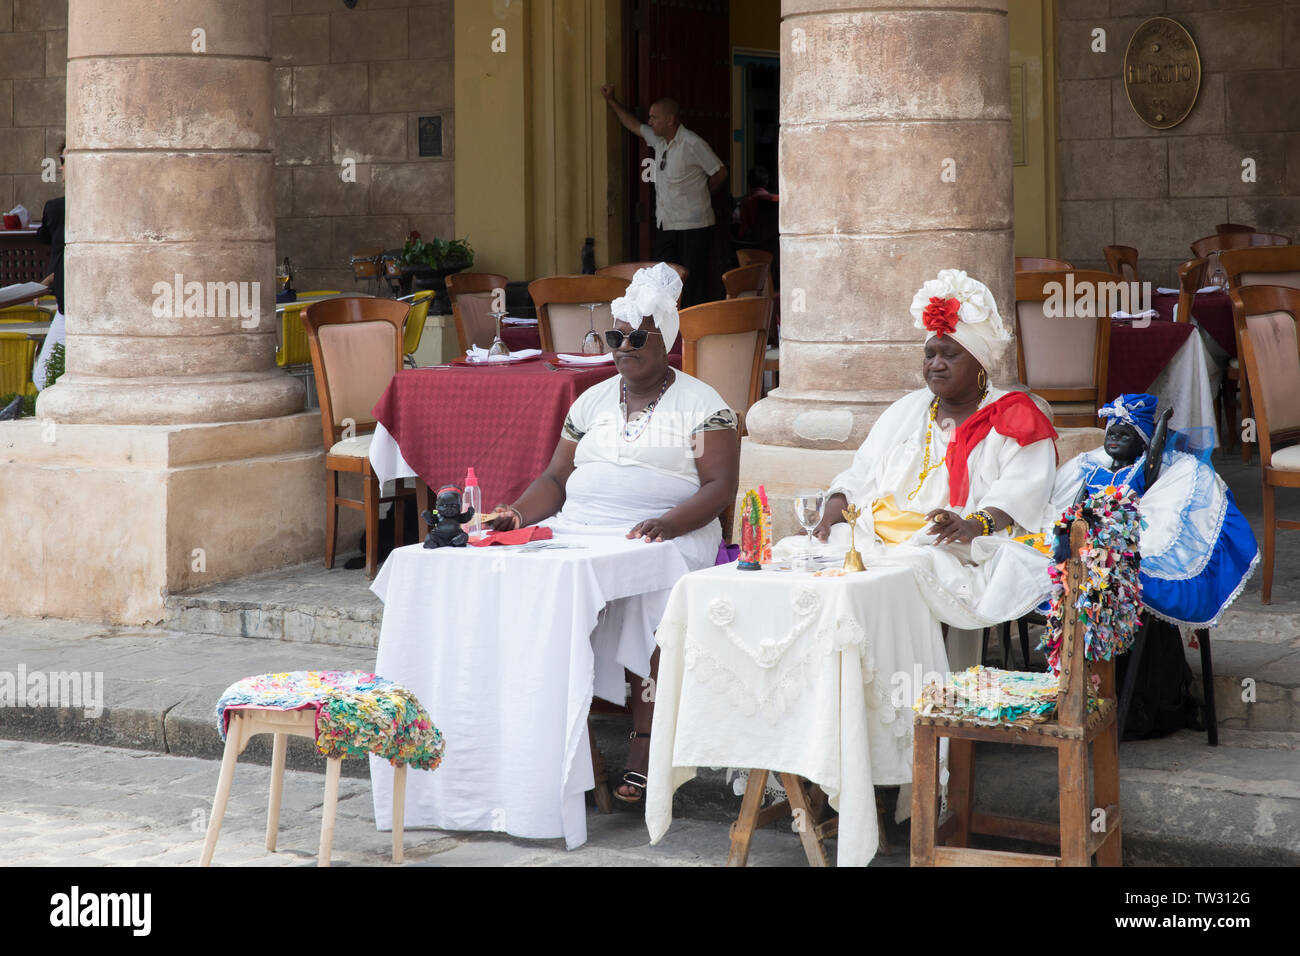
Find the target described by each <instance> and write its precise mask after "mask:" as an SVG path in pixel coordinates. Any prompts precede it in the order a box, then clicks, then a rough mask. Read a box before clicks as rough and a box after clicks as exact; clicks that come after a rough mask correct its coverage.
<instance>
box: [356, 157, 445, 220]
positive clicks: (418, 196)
mask: <svg viewBox="0 0 1300 956" xmlns="http://www.w3.org/2000/svg"><path fill="white" fill-rule="evenodd" d="M452 174H453V168H452V165H451V164H450V163H414V164H406V165H388V166H375V167H373V168H372V169H371V183H370V212H371V213H372V214H384V213H411V214H415V213H450V212H451V211H452V185H451V184H452Z"/></svg>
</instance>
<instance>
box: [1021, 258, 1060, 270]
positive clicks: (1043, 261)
mask: <svg viewBox="0 0 1300 956" xmlns="http://www.w3.org/2000/svg"><path fill="white" fill-rule="evenodd" d="M1016 271H1017V272H1072V271H1074V266H1073V265H1072V264H1071V263H1069V262H1067V261H1066V260H1064V259H1048V258H1045V257H1043V256H1016Z"/></svg>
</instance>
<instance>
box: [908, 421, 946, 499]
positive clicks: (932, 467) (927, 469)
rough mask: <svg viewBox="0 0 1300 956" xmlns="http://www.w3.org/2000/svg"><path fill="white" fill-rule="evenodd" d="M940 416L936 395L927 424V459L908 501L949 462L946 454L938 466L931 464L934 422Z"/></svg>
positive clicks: (923, 462)
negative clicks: (932, 475)
mask: <svg viewBox="0 0 1300 956" xmlns="http://www.w3.org/2000/svg"><path fill="white" fill-rule="evenodd" d="M938 414H939V396H938V395H936V396H935V397H934V401H933V402H931V403H930V420H929V421H927V422H926V423H925V459H924V460H923V461H922V462H921V474H920V475H919V476H918V477H919V481H918V482H917V485H916V489H915V490H914V491H913V492H912V493H911V494H909V495H908V496H907V500H908V501H911V500H912V499H913V498H915V497H916V496H917V495H918V494H919V493H920V491H921V488H922V487H923V486H924V485H925V479H927V478H929V477H930V473H931V472H933V471H937V470H938V469H940V468H942V467H943V463H944V462H945V461H947V460H948V456H947V455H946V454H945V455H944V456H943V457H942V458H940V459H939V462H938V464H936V465H931V464H930V445H931V440H932V438H933V436H934V420H935V417H936V416H937V415H938Z"/></svg>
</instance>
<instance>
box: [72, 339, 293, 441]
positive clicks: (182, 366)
mask: <svg viewBox="0 0 1300 956" xmlns="http://www.w3.org/2000/svg"><path fill="white" fill-rule="evenodd" d="M77 341H78V343H79V344H80V346H81V347H80V348H74V349H69V350H68V371H69V372H76V373H77V374H78V375H89V376H103V377H113V378H134V377H136V376H139V375H141V374H146V375H148V377H150V378H155V377H158V378H164V379H165V378H168V377H172V378H180V377H188V376H203V375H220V374H221V373H253V372H261V371H262V370H264V369H267V368H272V367H274V366H275V333H274V332H261V333H242V334H238V335H235V334H231V335H186V336H178V335H170V336H161V337H159V336H141V335H98V334H94V333H83V334H82V335H81V336H79V337H78V340H77ZM296 410H297V409H286V411H296ZM282 414H283V413H282ZM211 420H213V419H209V421H211Z"/></svg>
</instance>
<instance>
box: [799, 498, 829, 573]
mask: <svg viewBox="0 0 1300 956" xmlns="http://www.w3.org/2000/svg"><path fill="white" fill-rule="evenodd" d="M825 509H826V492H824V491H819V490H804V491H797V492H795V495H794V516H795V518H797V519H798V521H799V524H800V525H801V526H802V527H803V530H804V531H805V532H806V533H807V534H808V550H807V551H806V552H805V553H804V554H803V556H802V557H800V558H796V559H795V561H794V563H793V564H792V567H794V568H796V569H807V570H811V569H812V568H814V567H816V565H817V562H816V561H814V560H813V548H814V547H815V545H814V544H813V536H812V533H813V529H814V528H816V527H817V525H819V524H820V523H821V520H822V512H823V511H825Z"/></svg>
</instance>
